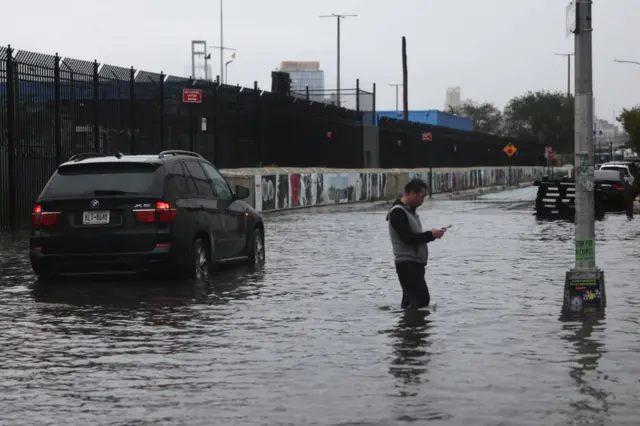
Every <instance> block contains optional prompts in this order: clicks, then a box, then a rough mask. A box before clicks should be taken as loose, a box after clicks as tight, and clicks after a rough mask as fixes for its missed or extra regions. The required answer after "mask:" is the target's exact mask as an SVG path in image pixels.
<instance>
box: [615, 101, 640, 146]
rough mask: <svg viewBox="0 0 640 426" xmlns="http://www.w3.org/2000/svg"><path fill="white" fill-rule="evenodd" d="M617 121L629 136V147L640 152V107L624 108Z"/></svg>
mask: <svg viewBox="0 0 640 426" xmlns="http://www.w3.org/2000/svg"><path fill="white" fill-rule="evenodd" d="M616 119H617V121H618V122H620V123H621V124H622V128H623V129H624V131H625V132H627V134H628V135H629V145H630V146H631V147H632V148H634V149H635V150H636V151H640V106H635V107H633V108H630V109H627V108H624V109H623V110H622V112H621V113H620V116H619V117H617V118H616Z"/></svg>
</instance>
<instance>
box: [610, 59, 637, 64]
mask: <svg viewBox="0 0 640 426" xmlns="http://www.w3.org/2000/svg"><path fill="white" fill-rule="evenodd" d="M613 62H618V63H620V64H634V65H640V62H637V61H623V60H621V59H614V60H613Z"/></svg>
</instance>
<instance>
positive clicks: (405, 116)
mask: <svg viewBox="0 0 640 426" xmlns="http://www.w3.org/2000/svg"><path fill="white" fill-rule="evenodd" d="M408 79H409V77H408V71H407V38H406V37H405V36H402V84H403V87H404V90H403V91H402V109H403V110H404V113H403V119H404V121H409V96H408V93H407V91H408V84H409V82H408Z"/></svg>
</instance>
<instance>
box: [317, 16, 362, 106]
mask: <svg viewBox="0 0 640 426" xmlns="http://www.w3.org/2000/svg"><path fill="white" fill-rule="evenodd" d="M356 16H358V15H341V14H337V13H332V14H331V15H320V17H321V18H336V21H337V23H338V61H337V62H338V76H337V83H336V91H337V93H336V101H337V104H338V106H340V19H344V18H350V17H356Z"/></svg>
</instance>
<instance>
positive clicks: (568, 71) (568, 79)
mask: <svg viewBox="0 0 640 426" xmlns="http://www.w3.org/2000/svg"><path fill="white" fill-rule="evenodd" d="M554 55H556V56H566V57H567V98H569V97H571V57H572V56H573V55H574V53H554Z"/></svg>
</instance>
